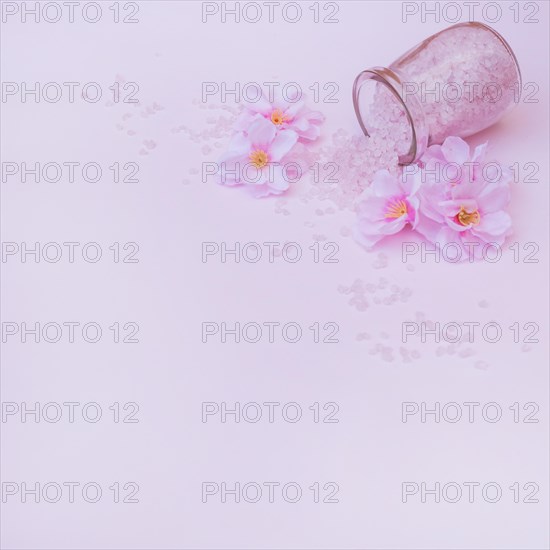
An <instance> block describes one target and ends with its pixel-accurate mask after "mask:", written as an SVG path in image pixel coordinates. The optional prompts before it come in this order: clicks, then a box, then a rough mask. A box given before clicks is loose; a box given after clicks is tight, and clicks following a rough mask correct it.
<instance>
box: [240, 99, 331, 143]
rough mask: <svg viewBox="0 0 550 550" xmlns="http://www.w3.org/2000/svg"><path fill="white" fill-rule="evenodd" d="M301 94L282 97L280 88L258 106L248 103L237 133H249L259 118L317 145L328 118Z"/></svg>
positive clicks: (256, 103) (261, 100)
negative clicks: (324, 122) (316, 141)
mask: <svg viewBox="0 0 550 550" xmlns="http://www.w3.org/2000/svg"><path fill="white" fill-rule="evenodd" d="M301 95H302V94H301V92H297V91H296V90H295V91H293V92H291V91H288V92H286V91H285V94H283V93H282V91H281V90H279V89H278V88H277V89H276V90H275V91H272V93H271V94H269V96H268V95H267V94H265V93H264V94H262V96H261V97H260V98H259V100H258V101H256V102H251V101H246V102H244V110H243V112H242V113H241V115H240V116H239V117H238V118H237V120H236V122H235V127H234V128H235V130H237V131H243V132H247V131H248V129H249V128H250V125H251V124H252V122H253V121H254V120H256V119H257V118H258V117H261V118H264V119H266V120H268V121H269V122H270V123H271V124H273V126H275V128H277V130H292V131H293V132H295V133H296V134H298V136H299V139H300V141H306V142H308V141H314V140H316V139H317V138H318V137H319V136H320V135H321V124H322V123H323V121H324V119H325V117H324V116H323V114H322V113H321V112H319V111H313V110H311V109H310V108H309V107H307V106H306V104H305V101H304V99H303V98H302V97H301Z"/></svg>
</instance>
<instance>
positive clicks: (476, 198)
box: [416, 137, 512, 258]
mask: <svg viewBox="0 0 550 550" xmlns="http://www.w3.org/2000/svg"><path fill="white" fill-rule="evenodd" d="M486 148H487V144H486V143H484V144H482V145H480V146H478V147H476V148H475V150H474V152H473V154H472V155H470V147H469V146H468V144H467V143H466V142H465V141H463V140H462V139H460V138H457V137H449V138H447V139H446V140H445V141H444V143H443V144H442V145H433V146H431V147H429V148H428V150H427V151H426V153H425V155H424V156H423V158H422V163H423V165H424V166H423V168H422V180H423V183H422V188H421V190H420V193H419V198H420V219H419V223H418V226H417V228H416V229H417V231H418V232H420V233H421V234H422V235H424V237H426V238H427V239H428V240H430V241H432V242H433V243H435V244H438V245H439V246H441V247H443V246H446V245H449V244H451V243H453V244H454V246H456V247H457V248H458V251H459V252H460V253H461V257H462V258H472V257H477V258H479V257H480V256H481V254H482V252H483V250H484V247H485V246H486V245H498V246H501V245H502V244H504V241H505V238H506V237H507V236H508V235H509V234H510V233H511V228H512V221H511V218H510V215H509V214H508V213H507V212H506V208H507V207H508V204H509V203H510V188H509V185H508V183H509V181H510V179H511V175H510V172H509V170H508V169H506V168H500V171H493V172H494V173H492V174H491V176H490V178H491V179H490V180H489V179H488V178H489V176H488V171H487V170H486V169H485V167H486V164H484V159H485V154H486ZM450 164H452V165H453V166H452V170H447V169H445V167H446V166H448V165H450ZM449 173H452V174H455V175H456V177H449V176H448V174H449Z"/></svg>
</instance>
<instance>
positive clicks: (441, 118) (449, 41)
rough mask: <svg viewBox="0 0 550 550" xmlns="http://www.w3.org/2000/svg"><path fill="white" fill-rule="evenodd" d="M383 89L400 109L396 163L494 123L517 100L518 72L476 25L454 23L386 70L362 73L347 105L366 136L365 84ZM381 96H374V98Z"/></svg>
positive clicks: (503, 48) (499, 43)
mask: <svg viewBox="0 0 550 550" xmlns="http://www.w3.org/2000/svg"><path fill="white" fill-rule="evenodd" d="M373 83H374V85H375V86H383V87H385V88H386V91H389V92H390V94H391V96H392V99H393V100H394V101H396V102H397V103H398V104H399V106H400V107H401V112H402V118H403V121H404V123H406V124H408V125H409V132H408V134H407V135H408V136H409V137H408V138H407V139H408V140H410V143H409V144H408V147H405V150H403V151H402V152H401V155H400V162H401V163H402V164H409V163H411V162H414V161H416V160H418V159H419V158H420V157H421V156H422V154H423V153H424V151H425V149H426V147H427V146H429V145H431V144H433V143H442V142H443V141H444V140H445V138H446V137H448V136H451V135H452V136H459V137H467V136H470V135H472V134H474V133H476V132H479V131H481V130H484V129H485V128H487V127H489V126H491V125H492V124H494V123H495V122H496V121H497V120H499V119H500V118H501V117H502V116H503V115H504V114H505V113H506V112H508V111H509V110H510V109H511V108H512V107H513V106H514V105H515V104H516V103H517V102H518V101H519V98H520V92H521V73H520V70H519V65H518V62H517V59H516V57H515V55H514V53H513V51H512V49H511V48H510V46H509V45H508V43H507V42H506V41H505V40H504V39H503V38H502V37H501V36H500V34H498V33H497V32H496V31H495V30H494V29H492V28H491V27H489V26H487V25H484V24H482V23H476V22H472V23H459V24H458V25H453V26H452V27H449V28H447V29H445V30H443V31H441V32H439V33H437V34H434V35H432V36H430V37H429V38H427V39H426V40H424V41H423V42H421V43H420V44H418V45H417V46H415V47H414V48H412V49H411V50H409V51H408V52H406V53H405V54H403V55H402V56H401V57H399V59H397V60H396V61H394V62H393V63H392V64H391V65H390V66H389V67H387V68H386V67H374V68H371V69H368V70H366V71H363V72H362V73H360V74H359V75H358V77H357V78H356V80H355V84H354V89H353V101H354V107H355V112H356V114H357V117H358V120H359V123H360V125H361V128H362V129H363V131H364V132H365V134H366V135H370V131H369V116H370V114H371V113H372V109H373V108H377V105H376V103H374V104H373V105H370V106H369V109H368V110H367V109H365V106H364V102H363V100H362V95H364V91H365V89H366V86H367V85H369V86H370V85H372V84H373ZM380 97H382V96H381V95H380V94H379V93H377V94H375V95H374V98H375V99H374V101H375V102H376V100H377V99H376V98H380Z"/></svg>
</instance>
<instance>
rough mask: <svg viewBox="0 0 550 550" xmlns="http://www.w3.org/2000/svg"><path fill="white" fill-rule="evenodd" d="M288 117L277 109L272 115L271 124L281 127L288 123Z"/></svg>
mask: <svg viewBox="0 0 550 550" xmlns="http://www.w3.org/2000/svg"><path fill="white" fill-rule="evenodd" d="M287 120H288V117H287V116H286V115H285V114H284V113H283V111H281V109H275V110H274V111H273V112H272V113H271V122H273V124H275V125H276V126H280V125H281V124H282V123H283V122H286V121H287Z"/></svg>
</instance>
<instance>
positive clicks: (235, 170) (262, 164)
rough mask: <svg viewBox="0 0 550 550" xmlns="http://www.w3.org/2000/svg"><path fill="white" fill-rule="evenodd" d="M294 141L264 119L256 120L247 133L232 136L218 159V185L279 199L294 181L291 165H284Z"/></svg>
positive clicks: (286, 133) (294, 134)
mask: <svg viewBox="0 0 550 550" xmlns="http://www.w3.org/2000/svg"><path fill="white" fill-rule="evenodd" d="M297 141H298V135H297V134H296V133H295V132H293V131H291V130H289V131H285V132H278V131H277V127H276V126H275V125H274V124H272V123H271V122H270V121H268V120H266V119H265V118H263V117H259V118H257V119H255V120H254V121H253V122H252V123H251V125H250V127H249V128H248V132H247V133H244V132H240V133H237V134H235V135H234V136H233V138H232V139H231V143H230V144H229V150H228V152H227V153H225V154H224V155H223V157H222V158H221V159H220V164H221V166H220V175H221V181H220V183H222V184H225V185H245V186H246V187H247V188H248V189H249V191H250V192H251V193H252V195H253V196H255V197H265V196H267V195H280V194H281V193H283V192H284V191H286V190H287V189H288V188H289V187H290V184H289V182H290V181H292V180H293V179H294V178H295V174H294V170H295V168H294V165H293V164H288V163H287V164H285V162H286V161H288V162H289V159H288V158H287V157H288V155H289V153H290V151H291V150H292V148H293V147H294V145H295V144H296V142H297Z"/></svg>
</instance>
